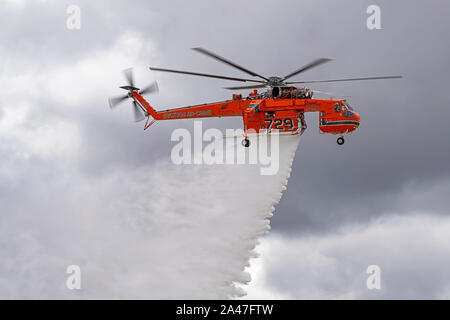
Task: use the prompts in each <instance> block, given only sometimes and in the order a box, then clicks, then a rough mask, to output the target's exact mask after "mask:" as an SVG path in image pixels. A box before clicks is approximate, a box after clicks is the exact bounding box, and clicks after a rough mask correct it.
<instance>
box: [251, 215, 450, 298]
mask: <svg viewBox="0 0 450 320" xmlns="http://www.w3.org/2000/svg"><path fill="white" fill-rule="evenodd" d="M449 243H450V218H449V217H446V216H441V215H435V214H425V213H421V214H418V213H411V214H409V215H402V216H395V215H392V216H389V217H386V218H383V219H378V220H374V221H372V222H371V223H370V224H368V225H364V226H363V225H359V226H353V227H346V228H344V229H342V230H340V231H339V232H338V233H334V234H324V235H315V236H309V237H291V238H290V237H284V236H280V235H277V234H271V235H269V236H267V237H265V238H263V239H262V240H261V245H260V246H259V247H258V248H257V251H258V252H260V257H259V258H257V259H253V260H252V262H251V267H250V268H249V272H251V273H252V274H254V275H255V276H254V279H253V280H252V282H250V284H249V286H248V287H247V286H244V289H245V290H247V291H248V293H249V294H248V296H247V298H249V299H258V298H278V297H282V298H291V299H355V298H358V299H372V298H373V299H378V298H388V299H391V298H395V299H421V298H422V299H436V298H437V299H445V298H448V293H449V292H450V278H449V277H448V270H450V247H449V246H448V244H449ZM369 265H378V266H380V268H381V290H368V289H367V287H366V279H367V277H368V274H366V269H367V267H368V266H369Z"/></svg>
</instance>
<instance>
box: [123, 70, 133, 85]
mask: <svg viewBox="0 0 450 320" xmlns="http://www.w3.org/2000/svg"><path fill="white" fill-rule="evenodd" d="M123 74H124V75H125V78H126V79H127V81H128V84H129V85H130V86H132V87H134V75H133V68H128V69H125V70H123Z"/></svg>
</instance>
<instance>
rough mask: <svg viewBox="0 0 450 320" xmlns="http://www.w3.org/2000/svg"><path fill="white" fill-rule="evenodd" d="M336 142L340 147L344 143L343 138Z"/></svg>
mask: <svg viewBox="0 0 450 320" xmlns="http://www.w3.org/2000/svg"><path fill="white" fill-rule="evenodd" d="M336 142H337V144H338V145H340V146H342V145H343V144H344V142H345V140H344V137H339V138H337V141H336Z"/></svg>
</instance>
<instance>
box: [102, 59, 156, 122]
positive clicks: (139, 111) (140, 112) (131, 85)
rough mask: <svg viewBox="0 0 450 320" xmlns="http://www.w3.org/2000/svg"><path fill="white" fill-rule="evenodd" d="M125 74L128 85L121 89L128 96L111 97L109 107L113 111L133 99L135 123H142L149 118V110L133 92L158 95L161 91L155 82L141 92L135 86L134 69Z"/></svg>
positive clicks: (124, 72)
mask: <svg viewBox="0 0 450 320" xmlns="http://www.w3.org/2000/svg"><path fill="white" fill-rule="evenodd" d="M123 74H124V76H125V79H126V80H127V83H128V85H126V86H121V87H120V88H121V89H124V90H127V91H128V92H127V94H126V95H122V96H116V97H110V98H109V99H108V102H109V107H110V108H111V110H112V109H115V108H116V107H117V106H118V105H119V104H121V103H122V102H124V101H125V100H127V99H128V98H131V99H133V114H134V121H135V122H139V121H142V120H144V119H145V117H146V116H148V113H147V110H146V109H145V108H144V107H143V106H142V105H141V104H140V103H139V101H137V100H136V99H135V97H134V95H133V92H137V93H139V94H140V95H144V94H152V93H157V92H158V90H159V89H158V84H157V83H156V81H155V82H153V83H151V84H150V85H148V86H146V87H145V88H143V89H142V90H141V89H139V88H137V87H136V86H135V82H134V72H133V69H132V68H128V69H125V70H124V71H123Z"/></svg>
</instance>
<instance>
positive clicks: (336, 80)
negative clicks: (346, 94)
mask: <svg viewBox="0 0 450 320" xmlns="http://www.w3.org/2000/svg"><path fill="white" fill-rule="evenodd" d="M400 78H403V76H381V77H366V78H349V79H333V80H312V81H295V82H287V84H293V83H317V82H339V81H359V80H378V79H400Z"/></svg>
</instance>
